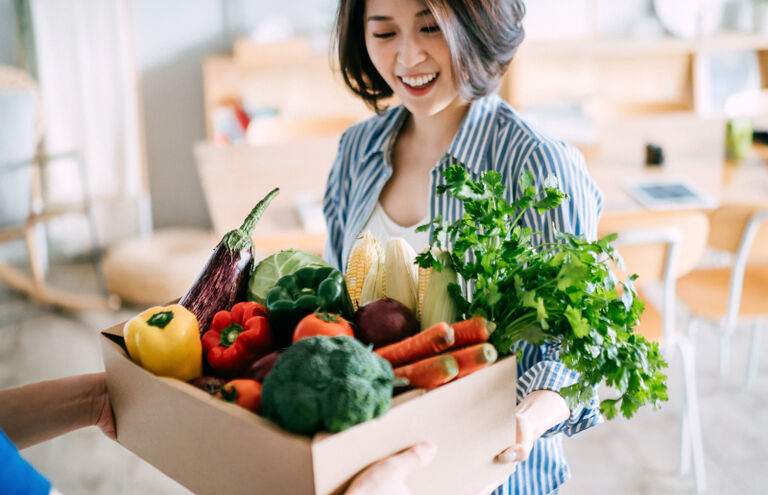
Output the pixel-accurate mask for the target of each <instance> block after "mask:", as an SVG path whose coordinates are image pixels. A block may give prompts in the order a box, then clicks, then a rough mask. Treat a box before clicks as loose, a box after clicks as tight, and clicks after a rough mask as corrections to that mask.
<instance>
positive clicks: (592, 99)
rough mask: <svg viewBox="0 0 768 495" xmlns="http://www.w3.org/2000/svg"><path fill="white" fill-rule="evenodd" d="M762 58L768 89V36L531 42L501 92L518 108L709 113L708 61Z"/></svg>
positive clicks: (512, 68)
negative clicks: (737, 55) (726, 56)
mask: <svg viewBox="0 0 768 495" xmlns="http://www.w3.org/2000/svg"><path fill="white" fill-rule="evenodd" d="M734 51H754V52H755V53H756V54H757V59H758V64H759V71H760V77H761V84H762V86H763V87H768V36H766V35H752V34H718V35H713V36H711V37H706V38H701V39H696V40H681V39H677V38H672V37H664V38H660V39H655V40H633V39H610V38H599V37H594V38H586V39H571V40H561V39H558V40H551V41H550V40H546V41H545V40H527V41H525V42H524V43H523V45H521V47H520V50H519V52H518V54H517V56H516V57H515V59H514V61H513V63H512V66H511V67H510V70H509V72H508V74H507V77H506V78H505V81H504V85H503V87H502V94H503V96H504V98H506V99H507V100H508V101H510V102H511V103H512V104H513V105H515V106H518V107H526V106H536V105H552V104H558V103H561V104H566V103H576V104H581V103H584V102H589V103H591V104H595V105H598V106H601V107H603V108H612V109H614V110H616V111H618V112H619V113H638V112H654V111H693V112H696V113H699V114H704V113H706V110H707V96H708V95H707V92H708V91H709V84H710V81H709V77H710V76H709V74H708V72H707V70H706V63H707V60H706V55H708V54H711V53H724V52H734Z"/></svg>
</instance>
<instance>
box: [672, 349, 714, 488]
mask: <svg viewBox="0 0 768 495" xmlns="http://www.w3.org/2000/svg"><path fill="white" fill-rule="evenodd" d="M678 347H679V349H680V356H681V357H682V365H683V384H684V386H685V396H684V397H685V407H684V411H686V412H687V414H685V416H684V419H685V420H686V422H687V423H688V430H689V434H688V435H687V436H688V437H689V438H690V442H689V443H690V449H691V455H690V457H691V458H692V459H691V460H692V461H693V476H694V479H695V481H696V491H697V492H699V493H701V492H703V491H704V490H705V488H706V485H707V481H706V473H705V472H704V446H703V442H702V433H701V423H700V421H699V400H698V393H697V392H696V368H695V360H694V354H693V347H692V346H691V343H690V341H688V340H687V339H685V338H681V340H680V342H678ZM682 460H684V459H682ZM682 460H681V461H682Z"/></svg>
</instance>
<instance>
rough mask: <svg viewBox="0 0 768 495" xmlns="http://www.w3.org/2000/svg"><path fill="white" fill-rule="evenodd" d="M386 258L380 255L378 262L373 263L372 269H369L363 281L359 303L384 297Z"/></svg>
mask: <svg viewBox="0 0 768 495" xmlns="http://www.w3.org/2000/svg"><path fill="white" fill-rule="evenodd" d="M383 284H384V260H383V259H382V258H381V257H380V258H379V259H378V260H377V261H376V263H374V264H373V265H371V269H370V270H368V274H367V275H366V276H365V280H364V281H363V287H362V291H361V293H360V301H359V304H360V306H362V305H363V304H365V303H367V302H369V301H373V300H374V299H380V298H382V297H384V287H383Z"/></svg>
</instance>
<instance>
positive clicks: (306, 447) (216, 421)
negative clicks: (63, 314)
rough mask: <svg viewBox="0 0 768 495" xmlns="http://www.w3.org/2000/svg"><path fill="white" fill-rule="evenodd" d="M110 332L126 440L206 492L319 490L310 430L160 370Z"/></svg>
mask: <svg viewBox="0 0 768 495" xmlns="http://www.w3.org/2000/svg"><path fill="white" fill-rule="evenodd" d="M110 330H112V329H110ZM102 337H103V338H102V340H101V344H102V352H103V356H104V364H105V367H106V369H107V388H108V390H109V395H110V401H111V402H112V409H113V411H114V413H115V424H116V427H117V440H118V442H119V443H120V444H121V445H123V446H124V447H126V448H127V449H128V450H130V451H132V452H133V453H135V454H137V455H138V456H139V457H141V458H142V459H144V460H146V461H147V462H149V463H150V464H152V465H153V466H155V467H157V468H158V469H159V470H160V471H162V472H163V473H165V474H166V475H168V476H170V477H171V478H173V479H175V480H176V481H178V482H179V483H181V484H182V485H184V486H186V487H187V488H189V489H190V490H193V491H194V492H195V493H197V494H199V495H220V494H222V493H226V494H228V495H231V494H235V495H238V494H242V495H246V494H247V495H252V494H254V493H307V494H309V493H312V491H313V486H312V479H313V475H312V459H311V452H310V439H309V438H307V437H303V436H299V435H293V434H290V433H288V432H286V431H284V430H282V429H280V428H279V427H278V426H276V425H274V424H272V423H271V422H269V421H267V420H266V419H264V418H262V417H260V416H257V415H255V414H253V413H251V412H249V411H246V410H245V409H242V408H240V407H239V406H236V405H234V404H229V403H226V402H223V401H221V400H218V399H216V398H214V397H211V396H209V395H208V394H207V393H205V392H203V391H202V390H199V389H196V388H194V387H192V386H189V385H188V384H186V383H184V382H182V381H179V380H175V379H171V378H163V377H157V376H155V375H153V374H151V373H149V372H147V371H146V370H144V369H142V368H141V367H139V366H137V365H136V364H134V363H133V362H132V361H131V360H130V359H129V358H128V356H127V354H126V353H125V351H124V350H123V348H121V347H120V345H119V344H118V343H116V342H115V341H114V333H108V332H105V333H104V334H103V335H102Z"/></svg>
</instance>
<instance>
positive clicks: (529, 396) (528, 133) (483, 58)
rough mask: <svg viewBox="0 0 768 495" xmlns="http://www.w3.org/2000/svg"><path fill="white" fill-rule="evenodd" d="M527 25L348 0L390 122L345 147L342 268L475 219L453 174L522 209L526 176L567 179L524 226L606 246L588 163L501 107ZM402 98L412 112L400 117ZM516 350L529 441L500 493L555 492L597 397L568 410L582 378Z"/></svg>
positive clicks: (390, 1) (356, 135)
mask: <svg viewBox="0 0 768 495" xmlns="http://www.w3.org/2000/svg"><path fill="white" fill-rule="evenodd" d="M524 12H525V7H524V5H523V3H522V0H478V1H473V2H466V1H463V0H341V2H340V4H339V11H338V18H337V25H336V43H337V49H338V57H339V62H340V68H341V71H342V74H343V77H344V81H345V82H346V84H347V86H349V88H350V89H351V90H352V91H353V92H354V93H355V94H357V95H358V96H360V97H361V98H362V99H363V101H365V103H366V104H368V106H370V107H371V108H373V109H374V110H376V112H377V114H378V115H377V116H375V117H373V118H371V119H368V120H367V121H365V122H362V123H359V124H357V125H354V126H352V127H351V128H350V129H348V130H347V131H346V132H345V133H344V135H343V136H342V138H341V142H340V144H339V151H338V154H337V157H336V161H335V163H334V165H333V168H332V170H331V173H330V175H329V178H328V183H327V186H326V194H325V200H324V213H325V217H326V222H327V225H328V241H327V244H326V249H325V259H326V260H327V261H328V262H329V263H331V264H332V265H334V266H336V267H337V268H339V269H341V268H343V267H344V266H346V264H347V260H348V258H349V253H350V251H351V249H352V246H353V245H354V244H355V242H356V240H357V239H358V237H359V236H360V235H361V234H362V233H364V232H366V231H368V230H370V231H371V233H372V234H373V235H374V237H377V238H378V239H379V240H380V241H382V242H386V241H387V239H389V238H392V237H403V238H405V239H407V242H409V243H411V245H412V247H413V249H414V251H416V252H419V251H421V250H422V249H423V248H425V247H426V246H427V245H428V244H429V235H430V233H428V232H419V233H414V232H413V230H414V227H415V226H416V225H418V224H419V223H424V220H425V219H427V220H429V221H432V220H434V219H435V218H438V217H439V218H441V219H442V220H444V221H445V222H448V223H449V224H450V223H453V222H455V221H456V220H458V219H460V218H463V216H464V210H463V204H462V202H461V201H457V200H455V199H452V198H448V197H446V196H445V195H439V194H437V191H438V188H439V187H440V186H443V185H445V184H446V178H445V177H444V175H443V173H444V172H445V171H446V170H447V169H448V168H449V167H450V166H452V165H459V166H461V167H463V168H464V169H466V170H467V171H468V173H469V174H470V176H473V177H474V176H477V175H479V174H481V173H483V172H485V171H489V170H493V171H496V172H498V174H499V175H500V176H501V178H502V179H501V180H502V182H503V184H504V185H505V186H506V187H505V198H504V199H505V200H507V201H509V202H510V203H511V202H513V201H514V198H517V197H520V196H521V195H523V194H524V191H523V190H522V189H521V187H522V186H521V185H520V184H521V182H520V178H521V177H522V176H523V175H524V174H525V175H527V174H529V173H530V174H532V176H533V177H534V178H535V180H536V182H537V183H539V184H541V183H544V180H545V178H546V177H547V176H549V175H556V176H557V177H558V178H559V180H560V184H561V189H562V190H563V192H564V193H565V194H567V196H568V198H570V199H569V201H567V202H564V203H562V204H561V205H559V206H558V207H556V208H554V209H552V210H549V211H548V212H546V213H545V214H539V213H535V212H533V211H528V212H525V213H524V214H523V216H522V217H521V223H522V226H524V227H530V228H531V230H533V231H534V232H537V234H536V236H535V242H536V243H543V242H559V241H558V238H557V236H556V232H558V231H560V232H568V233H571V234H577V235H584V236H586V237H587V238H590V239H594V238H595V236H596V228H597V220H598V217H599V215H600V211H601V205H602V194H601V193H600V191H599V190H598V189H597V188H596V186H595V185H594V183H593V182H592V180H591V179H590V178H589V175H588V174H587V170H586V166H585V163H584V158H583V157H582V156H581V154H580V153H579V152H578V151H577V150H576V149H575V148H574V147H572V146H571V145H569V144H566V143H563V142H561V141H556V140H553V139H550V138H548V137H546V136H544V135H542V134H541V133H540V132H539V131H538V130H536V129H535V128H533V127H532V126H530V125H529V124H528V123H526V122H525V121H524V120H522V119H521V118H520V116H519V115H518V114H517V112H516V111H515V110H514V109H513V108H512V107H510V106H509V105H508V104H507V103H506V102H504V101H502V100H501V98H499V97H498V96H497V95H496V94H495V90H496V89H497V88H498V86H499V84H500V81H501V78H502V76H503V74H504V71H505V70H506V68H507V67H508V65H509V62H510V61H511V59H512V57H513V56H514V54H515V52H516V51H517V48H518V46H519V45H520V43H521V42H522V40H523V37H524V31H523V27H522V18H523V15H524ZM393 95H396V96H397V98H398V99H399V100H400V101H401V102H402V104H401V105H398V106H396V107H394V108H391V109H387V108H386V101H385V100H386V99H387V98H390V97H391V96H393ZM463 316H464V317H471V316H475V315H463ZM512 350H515V351H519V352H521V354H520V356H521V359H520V360H519V362H518V370H517V376H518V377H519V378H518V383H517V401H518V410H517V414H516V415H515V417H514V418H512V417H511V415H510V421H512V420H513V419H514V420H515V421H516V425H517V438H516V440H515V441H516V443H515V444H514V445H511V446H510V447H509V448H508V449H506V450H505V451H504V452H503V453H501V455H500V456H499V460H500V461H502V462H512V463H519V464H518V466H517V467H516V469H515V470H514V475H513V476H512V477H510V478H509V480H508V481H507V482H506V483H504V484H503V486H500V487H498V488H497V490H496V492H495V493H496V494H497V495H500V494H507V493H531V494H545V493H555V492H556V491H557V490H558V488H559V486H560V485H561V484H562V483H564V482H565V481H566V480H567V479H568V478H569V477H570V471H569V469H568V464H567V462H566V460H565V456H564V452H563V447H562V435H560V433H565V434H566V435H573V434H575V433H578V432H581V431H583V430H585V429H587V428H590V427H592V426H594V425H596V424H599V423H601V422H602V421H603V418H602V416H601V415H600V412H599V408H598V400H597V395H596V394H595V395H594V397H593V398H592V400H591V402H590V403H589V405H588V406H586V407H583V406H577V407H574V408H573V409H569V408H568V406H567V405H566V402H565V400H564V399H563V398H562V397H561V395H560V393H559V391H560V389H561V388H563V387H565V386H568V385H571V384H574V383H576V382H577V381H579V378H580V377H579V374H578V373H576V372H574V371H573V370H570V369H568V368H566V367H565V366H564V365H563V364H562V362H560V346H559V345H558V344H556V343H555V342H551V341H549V342H545V343H544V344H543V345H539V346H534V345H531V344H527V343H518V344H515V345H514V346H513V348H512ZM511 442H512V440H511V439H510V443H511ZM510 471H512V468H510ZM492 481H493V480H488V482H489V483H491V482H492ZM489 491H490V490H489Z"/></svg>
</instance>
